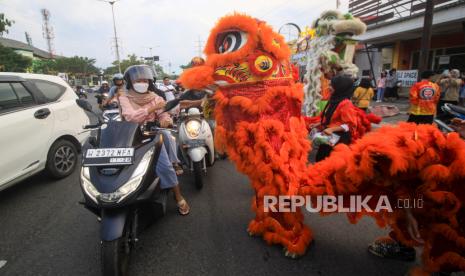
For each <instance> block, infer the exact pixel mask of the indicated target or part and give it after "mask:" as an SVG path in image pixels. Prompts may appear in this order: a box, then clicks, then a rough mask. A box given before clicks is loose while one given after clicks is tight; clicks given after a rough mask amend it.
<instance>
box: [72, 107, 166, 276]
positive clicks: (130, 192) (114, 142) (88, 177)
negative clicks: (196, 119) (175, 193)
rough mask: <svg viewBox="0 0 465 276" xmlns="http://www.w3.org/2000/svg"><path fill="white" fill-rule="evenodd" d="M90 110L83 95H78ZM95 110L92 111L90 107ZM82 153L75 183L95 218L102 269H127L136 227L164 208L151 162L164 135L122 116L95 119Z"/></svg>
mask: <svg viewBox="0 0 465 276" xmlns="http://www.w3.org/2000/svg"><path fill="white" fill-rule="evenodd" d="M77 101H78V104H79V105H80V106H81V107H82V108H83V109H85V110H87V111H89V112H92V107H91V106H90V104H89V103H88V102H86V101H82V100H77ZM94 114H95V113H94ZM84 128H85V129H89V130H90V129H96V130H97V137H96V138H95V137H94V138H93V139H90V140H89V143H90V144H91V148H89V149H87V151H85V153H84V154H83V161H82V169H81V174H80V184H81V189H82V193H83V195H84V201H83V202H81V203H82V204H83V205H84V207H85V208H87V209H88V210H89V211H91V212H92V213H94V214H95V215H96V216H97V217H98V218H99V220H100V225H101V226H100V227H101V230H100V239H101V268H102V274H103V275H108V276H109V275H126V274H127V271H128V266H129V259H130V254H131V252H132V251H133V250H134V248H135V247H134V245H135V243H136V242H137V241H138V238H137V237H138V235H139V233H140V231H141V230H142V229H143V228H144V227H145V226H148V225H149V224H150V223H151V222H153V221H154V220H155V219H157V218H159V217H161V216H163V215H164V214H165V210H166V202H167V194H168V191H167V190H161V189H160V185H159V177H158V176H157V175H156V172H155V170H154V169H153V168H154V167H155V164H156V162H157V160H158V157H159V154H160V150H161V147H162V144H163V139H162V137H161V136H160V135H159V132H158V131H153V130H151V129H150V128H149V127H140V126H139V125H138V124H136V123H131V122H126V121H114V120H110V121H108V122H106V123H105V122H103V120H102V119H101V118H99V122H98V123H97V124H95V125H88V126H85V127H84Z"/></svg>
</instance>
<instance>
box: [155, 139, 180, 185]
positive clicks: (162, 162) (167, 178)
mask: <svg viewBox="0 0 465 276" xmlns="http://www.w3.org/2000/svg"><path fill="white" fill-rule="evenodd" d="M155 171H156V173H157V176H158V177H159V178H160V188H162V189H169V188H173V187H175V186H176V185H178V176H177V175H176V172H175V171H174V168H173V164H172V163H171V161H170V159H169V157H168V153H167V152H166V149H165V145H162V147H161V151H160V156H158V161H157V164H156V165H155Z"/></svg>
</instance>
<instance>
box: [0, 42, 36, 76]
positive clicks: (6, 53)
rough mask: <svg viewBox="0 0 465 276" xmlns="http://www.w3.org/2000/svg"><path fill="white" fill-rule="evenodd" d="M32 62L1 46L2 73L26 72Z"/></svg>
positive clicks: (0, 61)
mask: <svg viewBox="0 0 465 276" xmlns="http://www.w3.org/2000/svg"><path fill="white" fill-rule="evenodd" d="M31 64H32V60H31V59H30V58H28V57H25V56H23V55H20V54H18V53H16V52H15V51H14V50H13V49H10V48H7V47H4V46H3V45H1V44H0V71H5V72H26V71H27V69H28V68H29V67H30V66H31Z"/></svg>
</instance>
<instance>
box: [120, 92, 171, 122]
mask: <svg viewBox="0 0 465 276" xmlns="http://www.w3.org/2000/svg"><path fill="white" fill-rule="evenodd" d="M161 102H164V100H163V98H161V97H160V96H156V97H155V98H154V100H153V101H151V102H149V103H148V104H146V105H143V106H140V107H135V106H136V105H133V104H131V102H130V100H129V98H128V97H127V96H126V95H122V96H120V97H119V103H120V105H121V112H122V114H123V117H124V119H125V120H127V121H129V122H134V123H138V124H142V123H145V122H153V121H156V120H159V121H160V122H162V121H166V120H171V117H170V115H169V114H168V113H166V112H163V113H162V110H159V111H157V112H152V113H149V112H148V110H149V109H150V108H152V107H154V106H156V105H157V104H159V103H161Z"/></svg>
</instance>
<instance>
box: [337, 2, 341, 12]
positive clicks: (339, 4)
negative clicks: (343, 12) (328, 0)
mask: <svg viewBox="0 0 465 276" xmlns="http://www.w3.org/2000/svg"><path fill="white" fill-rule="evenodd" d="M340 6H341V1H340V0H336V9H337V10H338V9H339V7H340Z"/></svg>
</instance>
